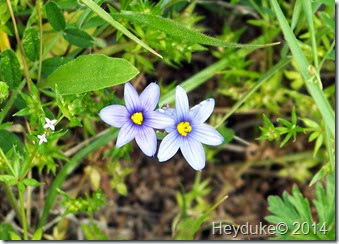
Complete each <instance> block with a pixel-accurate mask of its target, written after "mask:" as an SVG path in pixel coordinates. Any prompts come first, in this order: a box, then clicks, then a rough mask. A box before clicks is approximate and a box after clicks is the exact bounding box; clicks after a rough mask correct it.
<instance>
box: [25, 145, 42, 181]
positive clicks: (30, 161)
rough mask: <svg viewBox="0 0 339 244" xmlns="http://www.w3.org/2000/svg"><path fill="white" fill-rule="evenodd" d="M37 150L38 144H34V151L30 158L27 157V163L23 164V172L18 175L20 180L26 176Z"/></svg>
mask: <svg viewBox="0 0 339 244" xmlns="http://www.w3.org/2000/svg"><path fill="white" fill-rule="evenodd" d="M38 149H39V144H38V143H36V145H35V148H34V151H33V152H32V154H31V156H30V157H29V159H28V161H27V163H25V164H24V168H23V170H22V171H21V173H20V179H23V178H25V176H26V175H27V173H28V171H29V169H30V168H31V165H32V161H33V159H34V157H35V155H36V153H37V152H38Z"/></svg>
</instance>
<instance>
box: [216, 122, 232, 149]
mask: <svg viewBox="0 0 339 244" xmlns="http://www.w3.org/2000/svg"><path fill="white" fill-rule="evenodd" d="M218 131H219V133H220V134H221V135H222V136H223V137H224V142H223V143H222V145H226V144H228V143H229V142H231V141H232V140H233V137H234V135H235V133H234V130H232V129H230V128H227V127H226V126H221V127H219V128H218Z"/></svg>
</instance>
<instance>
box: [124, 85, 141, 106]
mask: <svg viewBox="0 0 339 244" xmlns="http://www.w3.org/2000/svg"><path fill="white" fill-rule="evenodd" d="M124 99H125V105H126V108H127V110H128V111H129V112H130V113H134V112H140V111H138V110H139V108H140V105H141V104H140V98H139V95H138V93H137V91H136V90H135V88H134V87H133V86H132V85H131V83H129V82H127V83H126V84H125V90H124Z"/></svg>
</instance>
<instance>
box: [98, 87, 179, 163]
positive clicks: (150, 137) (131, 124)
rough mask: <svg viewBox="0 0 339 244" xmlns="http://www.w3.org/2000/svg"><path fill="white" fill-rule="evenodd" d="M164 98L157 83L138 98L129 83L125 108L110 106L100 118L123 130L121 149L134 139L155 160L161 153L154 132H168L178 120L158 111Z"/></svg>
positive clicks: (120, 134)
mask: <svg viewBox="0 0 339 244" xmlns="http://www.w3.org/2000/svg"><path fill="white" fill-rule="evenodd" d="M159 96H160V88H159V86H158V85H157V84H156V83H151V84H149V85H148V86H147V87H146V88H145V90H144V91H143V92H142V93H141V94H140V96H139V95H138V93H137V91H136V90H135V88H134V87H133V86H132V85H131V84H130V83H126V84H125V88H124V99H125V106H122V105H110V106H107V107H105V108H103V109H102V110H101V111H100V114H99V116H100V118H101V119H102V120H103V121H104V122H105V123H107V124H109V125H111V126H114V127H117V128H120V131H119V134H118V138H117V142H116V147H121V146H123V145H125V144H127V143H128V142H130V141H132V140H133V139H134V138H135V140H136V142H137V144H138V146H139V147H140V149H141V150H142V151H143V153H144V154H146V155H147V156H149V157H151V156H154V154H155V152H156V150H157V137H156V133H155V131H154V129H165V128H167V127H169V126H171V125H173V124H174V119H173V118H172V117H170V116H168V115H166V114H164V113H161V112H158V111H154V109H155V108H156V106H157V104H158V101H159Z"/></svg>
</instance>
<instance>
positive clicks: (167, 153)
mask: <svg viewBox="0 0 339 244" xmlns="http://www.w3.org/2000/svg"><path fill="white" fill-rule="evenodd" d="M180 141H181V137H180V136H179V135H178V133H177V132H175V131H174V132H172V133H170V134H168V135H167V136H165V138H164V139H163V140H162V142H161V143H160V147H159V152H158V159H159V161H160V162H164V161H167V160H169V159H170V158H171V157H173V156H174V154H175V153H176V152H177V151H178V149H179V147H180Z"/></svg>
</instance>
